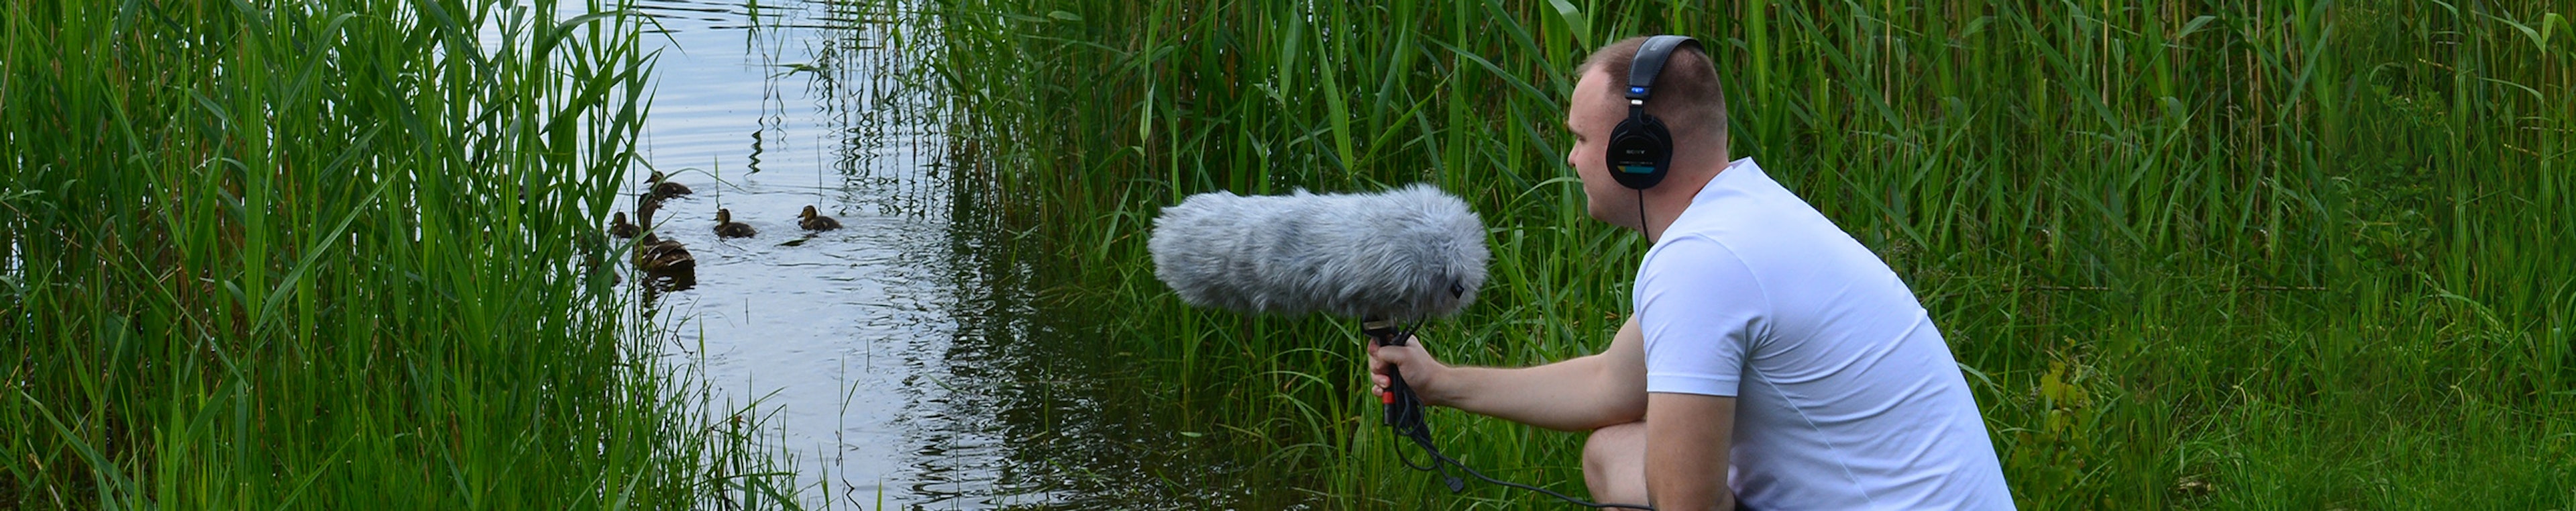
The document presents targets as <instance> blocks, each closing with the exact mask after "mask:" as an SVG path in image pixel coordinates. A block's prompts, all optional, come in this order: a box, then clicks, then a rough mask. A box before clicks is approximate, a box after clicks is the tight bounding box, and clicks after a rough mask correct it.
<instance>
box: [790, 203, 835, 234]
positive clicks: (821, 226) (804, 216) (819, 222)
mask: <svg viewBox="0 0 2576 511" xmlns="http://www.w3.org/2000/svg"><path fill="white" fill-rule="evenodd" d="M796 226H797V227H803V228H805V230H808V231H829V230H833V229H839V228H841V221H839V220H833V219H832V217H828V216H823V214H822V213H816V212H814V207H813V206H806V207H805V212H804V213H799V214H797V215H796Z"/></svg>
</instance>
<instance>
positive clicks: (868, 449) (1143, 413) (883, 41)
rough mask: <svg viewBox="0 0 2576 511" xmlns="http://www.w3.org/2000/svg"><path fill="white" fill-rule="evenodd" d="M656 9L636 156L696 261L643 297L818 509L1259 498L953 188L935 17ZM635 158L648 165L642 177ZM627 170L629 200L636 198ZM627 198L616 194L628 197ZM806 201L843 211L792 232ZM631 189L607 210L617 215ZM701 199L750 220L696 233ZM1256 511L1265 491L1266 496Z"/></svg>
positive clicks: (703, 208) (668, 233)
mask: <svg viewBox="0 0 2576 511" xmlns="http://www.w3.org/2000/svg"><path fill="white" fill-rule="evenodd" d="M641 7H642V9H643V10H644V12H646V13H649V14H651V15H653V16H654V17H655V19H656V20H657V21H658V22H659V26H658V27H656V31H657V32H659V34H658V35H656V36H655V39H656V41H655V43H656V44H659V45H661V46H662V48H661V49H662V53H661V55H660V60H659V62H658V64H657V65H656V69H655V76H656V80H655V81H656V84H657V85H656V88H655V89H654V91H653V92H652V94H653V100H652V113H651V118H650V119H649V121H648V122H647V123H646V127H645V136H644V145H643V146H642V147H640V148H639V151H640V152H642V154H643V156H644V159H645V160H646V161H648V162H650V165H651V166H652V167H653V170H659V171H662V172H664V173H667V174H670V175H671V176H672V177H671V181H673V182H678V183H682V184H685V185H687V186H689V187H690V188H693V189H694V190H695V193H694V194H692V195H690V196H688V197H686V198H683V199H678V200H673V201H670V202H669V203H667V204H666V205H664V206H663V208H662V210H661V213H660V218H659V220H660V224H659V225H658V226H657V231H658V232H660V233H662V235H663V236H665V237H668V238H672V239H676V240H679V241H680V242H682V243H684V244H686V245H687V246H688V247H689V248H690V250H691V251H692V252H693V253H694V254H695V256H696V258H697V261H698V262H697V265H698V266H697V267H698V270H697V280H696V282H695V285H694V286H693V287H689V288H687V289H682V290H677V291H672V292H668V293H659V294H656V295H655V296H652V297H651V299H650V300H649V302H648V303H647V305H646V306H647V307H648V313H649V314H650V315H651V316H652V317H653V318H654V319H655V320H656V321H660V322H663V323H665V324H667V325H669V326H670V327H671V328H672V329H674V331H676V332H678V335H677V336H676V342H675V343H674V344H673V345H672V346H670V348H669V351H668V354H669V356H671V357H674V360H675V362H676V363H678V364H680V365H684V366H688V367H690V368H691V370H690V371H689V372H690V373H693V374H692V377H693V378H698V379H700V380H699V381H696V382H691V383H690V384H691V385H697V384H703V385H704V387H703V388H704V389H706V391H707V392H706V398H707V400H708V405H707V410H708V413H710V414H714V415H715V416H719V417H722V416H728V415H731V414H735V413H743V414H747V415H746V418H747V419H750V420H749V421H747V423H751V424H757V425H758V427H759V430H758V431H756V432H751V433H750V434H752V435H754V436H755V437H756V438H759V439H760V442H761V443H762V444H763V445H764V446H765V447H769V448H772V449H773V450H775V451H776V452H780V453H783V454H784V455H785V456H786V459H785V461H786V463H787V464H788V465H789V467H788V468H792V469H793V470H794V471H795V472H796V473H797V474H796V476H795V478H794V479H795V482H794V484H795V487H796V490H795V492H794V493H795V494H796V495H797V498H798V500H799V501H800V503H801V504H803V507H806V508H812V509H871V510H873V509H923V510H929V509H1137V508H1167V509H1217V508H1231V507H1238V506H1241V505H1243V504H1242V503H1244V502H1257V501H1269V502H1277V500H1275V499H1269V498H1259V497H1257V495H1258V494H1260V493H1262V492H1259V491H1255V490H1253V489H1250V488H1248V487H1247V486H1248V485H1246V484H1244V483H1242V482H1241V481H1240V480H1241V477H1239V476H1238V474H1239V473H1240V472H1242V471H1243V468H1241V467H1242V466H1244V465H1245V464H1246V463H1247V461H1248V460H1251V459H1257V458H1258V456H1259V455H1260V453H1242V452H1232V450H1231V449H1227V448H1225V446H1217V445H1209V444H1207V443H1206V442H1213V441H1214V440H1213V439H1214V438H1217V436H1215V435H1206V434H1203V433H1200V432H1190V431H1182V430H1181V429H1182V428H1177V427H1172V426H1167V424H1173V423H1177V419H1175V418H1174V414H1175V412H1173V411H1169V410H1162V409H1160V408H1161V407H1158V406H1156V405H1154V404H1153V401H1154V400H1153V399H1151V398H1149V397H1148V396H1150V395H1151V393H1149V392H1147V391H1145V390H1144V389H1147V388H1150V386H1151V385H1152V382H1139V381H1133V379H1132V377H1123V376H1120V375H1125V374H1133V373H1134V371H1131V370H1128V369H1129V366H1128V365H1127V364H1128V362H1126V361H1124V360H1123V359H1122V358H1121V356H1120V355H1119V354H1115V353H1099V352H1098V351H1099V350H1097V349H1093V348H1092V347H1093V346H1099V345H1106V344H1105V343H1102V342H1101V341H1100V340H1099V337H1100V336H1101V335H1103V334H1102V333H1101V332H1097V331H1095V330H1094V329H1091V328H1087V327H1086V326H1085V325H1084V324H1082V323H1081V322H1079V321H1077V318H1075V317H1073V316H1076V315H1074V314H1068V313H1065V312H1064V311H1060V310H1053V309H1051V308H1050V307H1048V306H1046V305H1042V302H1043V300H1041V299H1039V295H1038V294H1037V293H1036V292H1035V291H1034V290H1035V289H1036V288H1037V286H1036V284H1035V283H1033V282H1031V280H1032V279H1031V277H1030V276H1031V275H1032V274H1034V273H1035V270H1036V269H1037V268H1038V266H1037V265H1041V264H1046V263H1045V261H1043V260H1041V258H1038V257H1034V256H1032V255H1030V254H1025V253H1019V252H1016V251H1014V250H1013V249H1014V247H1015V246H1017V245H1018V244H1020V242H1019V241H1017V240H1018V238H1017V237H1015V235H1013V234H1011V233H1000V232H992V231H994V230H993V229H986V228H982V227H981V226H982V225H983V224H981V223H979V222H978V221H977V219H976V218H975V217H976V215H975V212H972V211H962V212H961V211H959V209H960V207H959V206H956V204H963V203H971V201H960V200H953V199H954V198H955V196H956V194H957V192H955V191H954V190H953V189H952V188H951V187H949V186H947V179H949V177H948V175H947V174H946V173H945V172H944V171H943V170H942V169H944V168H945V165H944V164H943V162H942V161H941V158H942V157H943V155H944V154H946V153H945V151H943V150H942V148H943V147H944V146H945V144H948V143H950V142H951V141H949V140H947V139H946V138H945V137H944V136H943V135H942V134H941V133H939V132H938V127H939V126H941V125H942V124H941V122H940V121H939V120H938V119H940V118H941V115H943V114H942V113H941V112H939V111H938V110H937V109H938V108H939V107H940V105H939V102H938V101H935V96H933V95H934V94H936V91H935V90H933V87H935V83H936V80H934V79H930V78H928V76H930V75H929V74H928V73H924V72H923V69H922V68H920V67H918V66H922V65H925V62H927V60H928V58H929V57H928V55H929V54H930V52H929V51H928V48H930V46H929V45H933V44H936V42H935V41H931V40H928V39H927V38H925V37H924V36H925V35H926V34H927V33H928V32H929V31H926V30H916V31H915V32H916V33H904V30H906V29H908V28H910V27H908V26H907V23H918V21H917V16H916V15H914V14H907V13H904V12H901V11H896V10H894V9H896V8H895V7H888V6H883V5H858V4H851V3H815V2H798V3H790V4H782V5H767V4H745V3H710V2H688V1H665V0H645V1H643V2H641ZM637 173H638V174H641V173H643V171H640V170H639V171H638V172H637ZM641 180H642V178H641V177H640V176H639V177H638V178H637V179H636V181H637V182H636V183H632V184H631V191H640V190H642V189H643V186H644V185H643V184H642V183H641ZM628 200H629V201H631V199H628ZM807 205H813V206H815V207H816V208H817V209H819V210H820V211H821V212H822V213H823V214H825V215H829V216H834V217H837V218H838V219H839V220H840V221H841V223H842V224H844V225H845V226H846V228H844V229H841V230H837V231H829V232H824V233H820V234H815V235H811V236H809V235H807V234H806V233H804V232H802V231H801V230H800V229H798V227H797V223H796V220H797V218H796V215H797V213H798V212H799V211H800V210H801V209H802V208H803V207H805V206H807ZM631 206H632V203H631V202H628V203H625V204H621V205H620V207H621V208H625V207H631ZM718 208H724V209H728V210H730V211H732V213H733V216H734V218H735V219H736V221H740V222H745V223H748V224H750V225H752V226H753V227H755V228H756V229H758V230H759V235H758V236H756V237H752V238H747V239H720V238H718V237H717V236H716V235H715V233H714V232H713V230H712V228H713V226H714V225H715V220H714V219H715V212H716V210H717V209H718ZM1264 507H1268V506H1264Z"/></svg>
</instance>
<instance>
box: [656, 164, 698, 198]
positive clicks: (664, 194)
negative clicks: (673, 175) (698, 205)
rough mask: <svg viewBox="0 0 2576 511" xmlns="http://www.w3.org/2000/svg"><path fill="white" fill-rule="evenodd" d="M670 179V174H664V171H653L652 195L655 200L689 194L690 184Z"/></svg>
mask: <svg viewBox="0 0 2576 511" xmlns="http://www.w3.org/2000/svg"><path fill="white" fill-rule="evenodd" d="M668 179H670V176H664V175H662V171H659V170H656V171H653V178H652V179H651V182H652V183H653V193H652V196H653V199H654V200H661V199H668V198H672V197H678V196H682V195H688V194H689V193H690V190H689V186H688V185H683V184H679V183H673V182H670V181H668Z"/></svg>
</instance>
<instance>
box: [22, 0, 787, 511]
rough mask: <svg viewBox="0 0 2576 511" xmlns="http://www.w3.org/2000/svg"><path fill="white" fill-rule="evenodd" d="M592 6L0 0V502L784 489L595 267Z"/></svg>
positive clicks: (526, 498) (623, 69)
mask: <svg viewBox="0 0 2576 511" xmlns="http://www.w3.org/2000/svg"><path fill="white" fill-rule="evenodd" d="M614 7H615V6H610V5H601V4H591V5H586V6H584V5H574V6H558V5H557V4H556V3H554V2H544V1H540V2H531V3H521V2H496V1H458V0H443V1H442V0H421V1H395V0H331V1H314V2H228V1H184V0H183V1H155V0H127V1H121V2H86V1H43V0H10V1H8V2H7V8H6V9H5V14H0V30H5V34H0V41H5V45H6V47H5V51H0V124H5V129H6V132H5V134H0V180H5V183H6V185H5V187H6V193H5V194H0V250H5V253H0V260H5V261H6V268H5V271H0V283H5V286H0V330H5V332H6V336H7V340H6V341H0V375H6V376H5V378H0V432H5V434H0V472H5V473H0V508H19V509H62V508H97V509H137V508H144V509H524V508H544V509H574V508H587V509H623V508H689V507H699V506H702V505H712V504H718V503H731V504H758V502H757V501H747V500H745V498H744V497H746V496H763V495H766V494H774V493H776V492H774V491H769V492H765V491H760V490H759V488H758V487H757V484H756V483H757V482H758V481H761V480H763V479H762V477H761V476H760V473H761V471H763V470H765V469H764V468H763V466H764V465H763V464H762V463H761V462H759V461H758V459H759V458H757V457H754V456H750V455H749V453H745V452H742V451H740V450H739V448H740V446H742V445H744V444H745V442H746V440H745V439H744V437H742V436H739V435H730V434H719V433H713V432H710V431H709V427H710V425H709V424H707V422H708V421H707V420H705V419H703V417H705V415H704V414H702V413H700V412H699V411H697V410H695V409H693V408H692V406H693V405H692V404H690V403H689V402H687V401H683V400H680V399H679V397H680V396H681V395H682V391H683V390H684V389H683V388H682V387H680V386H678V385H676V384H675V383H673V381H671V380H667V379H665V378H666V377H668V376H670V375H671V373H672V370H671V368H670V367H668V366H667V365H666V364H664V363H662V362H659V361H658V359H657V358H656V356H657V355H658V354H659V353H660V351H659V349H658V348H656V347H655V346H654V345H652V344H651V342H652V341H653V340H654V339H659V338H660V337H659V336H658V334H655V333H654V332H653V330H652V329H651V328H650V325H648V324H646V323H643V322H641V321H640V320H641V319H642V318H639V317H636V315H635V314H634V313H633V312H632V310H633V309H632V307H633V300H632V298H631V297H630V296H628V294H627V293H625V292H621V291H619V289H621V288H616V287H610V283H609V281H608V280H609V279H610V278H611V274H610V273H608V272H607V270H608V268H607V267H605V265H612V264H615V262H617V261H621V260H623V256H622V255H621V254H622V252H619V250H622V248H623V247H620V246H616V245H612V244H610V243H609V242H608V240H607V239H606V238H605V237H604V236H603V235H601V234H600V232H599V228H598V226H599V225H600V223H601V221H602V218H603V217H604V215H606V212H607V211H609V208H610V207H612V206H622V205H616V204H612V200H614V199H615V197H616V190H617V189H618V184H619V183H621V182H624V180H625V179H627V178H626V175H625V173H624V171H625V169H626V168H628V166H630V165H631V164H633V163H635V162H634V156H633V152H632V149H633V144H634V141H635V139H636V137H635V135H636V133H637V123H638V122H640V121H641V120H642V119H643V116H644V107H645V105H646V103H647V102H648V101H647V99H646V98H645V97H644V95H643V94H644V93H645V92H646V89H645V88H644V85H645V83H646V82H645V81H644V78H645V76H646V73H647V72H648V70H649V64H648V63H649V61H650V57H651V56H650V55H648V54H646V53H645V52H644V51H643V50H642V49H641V47H640V46H639V42H640V41H641V39H640V37H639V36H638V35H637V25H638V20H637V19H635V18H632V17H630V16H627V15H623V14H619V12H621V11H617V10H615V9H613V8H614ZM586 12H601V13H603V14H597V15H585V14H583V13H586ZM717 430H718V431H730V430H723V429H721V428H717ZM754 507H767V506H766V505H755V506H754Z"/></svg>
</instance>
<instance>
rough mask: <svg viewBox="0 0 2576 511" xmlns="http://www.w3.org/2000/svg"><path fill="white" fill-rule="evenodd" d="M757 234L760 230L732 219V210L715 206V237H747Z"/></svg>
mask: <svg viewBox="0 0 2576 511" xmlns="http://www.w3.org/2000/svg"><path fill="white" fill-rule="evenodd" d="M758 234H760V231H759V230H755V229H752V228H751V224H745V223H741V222H735V221H733V210H730V209H724V208H716V236H717V237H723V238H749V237H752V236H754V235H758Z"/></svg>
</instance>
